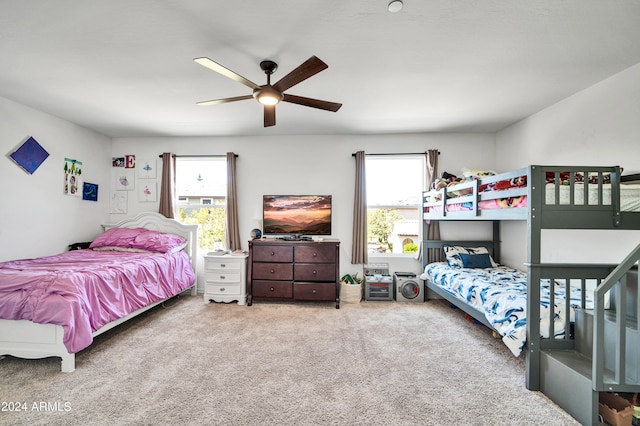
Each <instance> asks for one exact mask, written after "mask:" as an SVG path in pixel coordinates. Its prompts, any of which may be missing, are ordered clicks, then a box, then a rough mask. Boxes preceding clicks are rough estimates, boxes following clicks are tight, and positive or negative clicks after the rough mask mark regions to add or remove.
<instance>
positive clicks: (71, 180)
mask: <svg viewBox="0 0 640 426" xmlns="http://www.w3.org/2000/svg"><path fill="white" fill-rule="evenodd" d="M82 186H83V185H82V161H78V160H72V159H71V158H65V159H64V193H65V194H67V195H71V196H74V197H79V196H80V195H82Z"/></svg>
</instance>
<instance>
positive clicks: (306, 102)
mask: <svg viewBox="0 0 640 426" xmlns="http://www.w3.org/2000/svg"><path fill="white" fill-rule="evenodd" d="M282 101H283V102H290V103H292V104H298V105H303V106H308V107H311V108H318V109H324V110H326V111H333V112H336V111H338V110H339V109H340V107H341V106H342V104H339V103H336V102H329V101H321V100H320V99H312V98H305V97H302V96H295V95H289V94H287V93H285V94H284V98H283V99H282Z"/></svg>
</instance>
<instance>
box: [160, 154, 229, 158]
mask: <svg viewBox="0 0 640 426" xmlns="http://www.w3.org/2000/svg"><path fill="white" fill-rule="evenodd" d="M233 155H234V156H235V157H236V158H238V154H233ZM171 156H172V157H174V158H207V157H209V158H212V157H226V156H227V154H200V155H176V154H173V155H171ZM158 157H159V158H162V154H160V155H158Z"/></svg>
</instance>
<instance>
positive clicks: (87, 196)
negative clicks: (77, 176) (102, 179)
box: [82, 182, 98, 201]
mask: <svg viewBox="0 0 640 426" xmlns="http://www.w3.org/2000/svg"><path fill="white" fill-rule="evenodd" d="M82 199H83V200H87V201H98V185H97V184H95V183H89V182H85V183H84V186H83V187H82Z"/></svg>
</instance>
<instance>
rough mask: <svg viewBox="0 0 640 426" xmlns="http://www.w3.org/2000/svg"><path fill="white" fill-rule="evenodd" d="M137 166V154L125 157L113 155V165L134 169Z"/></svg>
mask: <svg viewBox="0 0 640 426" xmlns="http://www.w3.org/2000/svg"><path fill="white" fill-rule="evenodd" d="M135 166H136V156H135V155H125V156H124V157H111V167H124V168H126V169H133V168H134V167H135Z"/></svg>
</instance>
